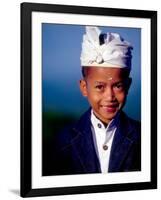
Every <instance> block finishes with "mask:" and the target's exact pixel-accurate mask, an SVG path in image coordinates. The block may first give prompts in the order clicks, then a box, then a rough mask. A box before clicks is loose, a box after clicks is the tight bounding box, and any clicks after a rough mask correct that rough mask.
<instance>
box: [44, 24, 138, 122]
mask: <svg viewBox="0 0 161 200" xmlns="http://www.w3.org/2000/svg"><path fill="white" fill-rule="evenodd" d="M100 29H101V30H102V31H103V32H105V33H106V32H116V33H119V34H120V35H121V36H122V37H123V38H124V39H125V40H127V41H129V42H130V43H131V44H132V45H133V47H134V49H133V51H132V55H133V58H132V71H131V77H132V79H133V82H132V85H131V88H130V91H129V94H128V98H127V102H126V105H125V107H124V110H125V112H126V113H127V114H128V115H129V116H130V117H132V118H134V119H137V120H140V119H141V58H140V55H141V46H140V45H141V41H140V40H141V29H139V28H123V27H100ZM84 33H85V26H80V25H60V24H46V23H45V24H42V62H43V66H42V93H43V111H44V112H45V111H50V112H56V113H58V112H59V113H64V114H67V115H75V116H78V117H79V116H80V115H81V114H82V113H83V112H85V111H86V110H87V109H88V107H89V104H88V102H87V100H86V98H84V97H82V95H81V93H80V90H79V80H80V78H81V67H80V52H81V43H82V36H83V34H84Z"/></svg>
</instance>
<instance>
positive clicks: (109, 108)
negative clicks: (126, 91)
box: [101, 104, 118, 113]
mask: <svg viewBox="0 0 161 200" xmlns="http://www.w3.org/2000/svg"><path fill="white" fill-rule="evenodd" d="M101 108H103V109H104V110H105V111H106V112H110V113H111V112H116V110H117V108H118V104H112V105H101Z"/></svg>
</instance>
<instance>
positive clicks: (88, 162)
mask: <svg viewBox="0 0 161 200" xmlns="http://www.w3.org/2000/svg"><path fill="white" fill-rule="evenodd" d="M90 116H91V109H89V110H88V111H87V112H86V113H85V114H84V115H83V117H82V118H81V119H80V121H79V122H78V124H77V125H76V127H74V129H73V130H74V131H75V132H76V133H77V137H75V140H73V142H72V147H73V150H74V151H75V153H76V154H77V157H78V158H79V161H80V163H81V165H82V167H83V169H84V172H85V173H98V172H100V164H99V160H98V157H97V154H96V151H95V146H94V142H93V135H92V131H91V121H90Z"/></svg>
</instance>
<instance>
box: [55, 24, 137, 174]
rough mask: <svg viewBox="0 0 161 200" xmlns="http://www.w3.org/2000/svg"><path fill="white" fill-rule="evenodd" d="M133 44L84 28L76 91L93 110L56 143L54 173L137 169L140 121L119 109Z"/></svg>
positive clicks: (124, 92) (60, 134) (56, 140)
mask: <svg viewBox="0 0 161 200" xmlns="http://www.w3.org/2000/svg"><path fill="white" fill-rule="evenodd" d="M131 50H132V46H131V45H130V44H129V43H128V42H127V41H125V40H124V39H123V38H121V37H120V35H118V34H116V33H107V34H102V33H101V31H100V30H99V29H98V28H97V27H86V34H85V35H84V36H83V43H82V52H81V66H82V74H83V78H82V79H81V80H80V90H81V93H82V95H83V96H84V97H86V98H87V99H88V101H89V104H90V106H91V108H90V109H89V110H88V111H87V112H86V113H85V114H84V115H83V116H82V117H81V118H80V120H79V121H78V122H77V123H76V124H75V125H73V126H71V127H68V128H66V129H64V130H63V131H62V132H61V133H59V134H58V135H57V139H54V141H55V144H54V152H55V153H54V163H55V164H54V174H61V175H63V174H84V173H109V172H127V171H139V170H141V142H140V137H141V136H140V123H139V122H136V121H134V120H132V119H130V118H129V117H127V116H126V114H125V113H124V112H123V111H122V108H123V106H124V104H125V102H126V96H127V94H128V90H129V88H130V85H131V81H132V79H131V78H130V77H129V74H130V70H131V58H132V56H131Z"/></svg>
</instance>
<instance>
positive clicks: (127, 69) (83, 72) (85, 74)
mask: <svg viewBox="0 0 161 200" xmlns="http://www.w3.org/2000/svg"><path fill="white" fill-rule="evenodd" d="M88 69H89V67H85V66H84V67H82V76H83V78H86V77H87V74H88ZM124 70H125V71H126V75H125V76H127V77H129V75H130V69H129V68H124Z"/></svg>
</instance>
